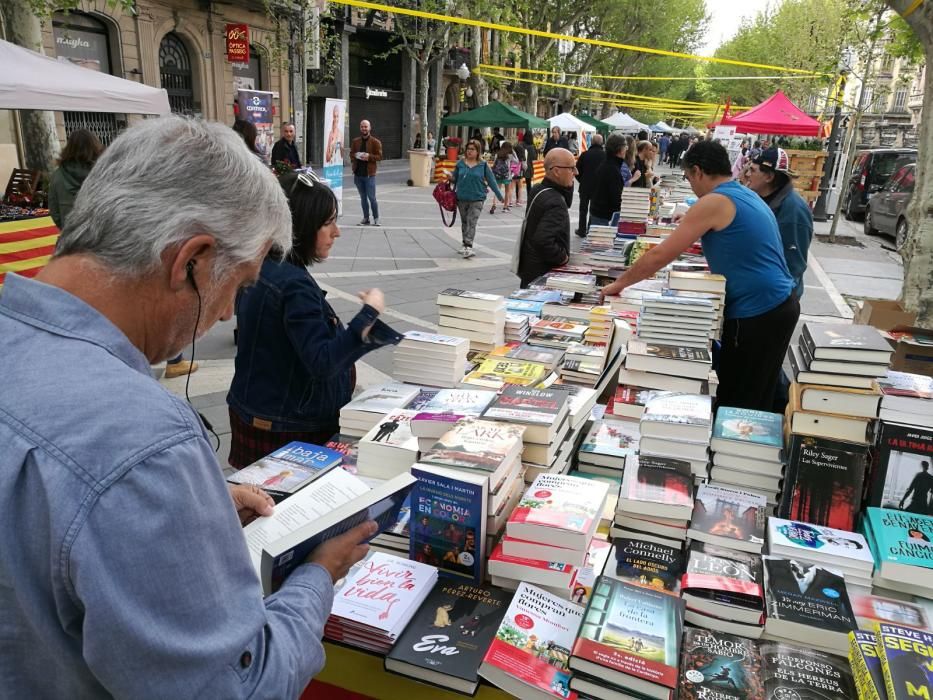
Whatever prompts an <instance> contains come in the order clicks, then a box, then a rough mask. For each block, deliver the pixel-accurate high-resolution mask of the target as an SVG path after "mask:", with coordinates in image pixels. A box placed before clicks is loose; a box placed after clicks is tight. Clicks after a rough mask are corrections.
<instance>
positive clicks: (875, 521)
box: [865, 508, 933, 569]
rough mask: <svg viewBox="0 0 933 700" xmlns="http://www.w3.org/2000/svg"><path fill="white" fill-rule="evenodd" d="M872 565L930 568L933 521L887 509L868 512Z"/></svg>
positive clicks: (926, 516)
mask: <svg viewBox="0 0 933 700" xmlns="http://www.w3.org/2000/svg"><path fill="white" fill-rule="evenodd" d="M865 520H866V522H867V524H868V531H869V532H871V538H870V539H872V540H873V541H874V545H875V546H874V555H875V562H876V563H878V564H883V563H892V564H907V565H908V566H918V567H924V568H927V569H930V568H933V517H931V516H929V515H921V514H919V513H910V512H905V511H897V510H888V509H886V508H867V509H866V510H865Z"/></svg>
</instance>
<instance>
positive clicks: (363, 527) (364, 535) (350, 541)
mask: <svg viewBox="0 0 933 700" xmlns="http://www.w3.org/2000/svg"><path fill="white" fill-rule="evenodd" d="M378 530H379V526H378V524H377V523H376V521H375V520H367V521H366V522H365V523H360V524H359V525H357V526H356V527H354V528H352V529H350V530H348V531H347V532H345V533H343V534H342V535H338V536H337V537H333V538H331V539H329V540H325V541H324V542H322V543H321V544H319V545H318V546H317V549H315V550H314V551H313V552H311V554H310V555H308V559H307V561H308V563H309V564H320V565H321V566H323V567H324V568H325V569H327V573H329V574H330V577H331V578H332V579H333V580H334V583H337V581H339V580H340V579H342V578H343V577H344V576H346V575H347V572H348V571H350V567H351V566H353V565H354V564H356V562H358V561H360V560H361V559H362V558H363V557H365V556H366V553H367V552H368V551H369V545H368V544H367V542H369V540H370V538H372V537H373V536H375V534H376V532H378Z"/></svg>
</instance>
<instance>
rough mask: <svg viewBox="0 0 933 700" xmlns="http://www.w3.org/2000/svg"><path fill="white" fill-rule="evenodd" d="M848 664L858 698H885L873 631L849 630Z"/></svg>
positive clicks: (868, 699)
mask: <svg viewBox="0 0 933 700" xmlns="http://www.w3.org/2000/svg"><path fill="white" fill-rule="evenodd" d="M849 665H850V666H852V675H853V676H854V678H855V690H856V692H857V693H858V700H885V697H886V693H885V691H884V678H883V677H882V674H881V660H880V659H879V658H878V649H877V647H876V646H875V635H874V633H873V632H866V631H864V630H855V631H853V632H849Z"/></svg>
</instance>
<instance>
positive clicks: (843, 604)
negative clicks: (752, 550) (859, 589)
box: [763, 556, 857, 634]
mask: <svg viewBox="0 0 933 700" xmlns="http://www.w3.org/2000/svg"><path fill="white" fill-rule="evenodd" d="M763 559H764V570H765V596H766V599H767V614H768V617H769V618H775V619H777V620H782V621H784V622H793V623H797V624H801V625H807V626H808V627H813V628H819V629H824V630H829V631H831V632H841V633H843V634H848V633H849V632H851V631H852V630H854V629H856V627H857V625H856V622H855V613H854V612H853V611H852V605H851V604H850V603H849V595H848V593H847V592H846V584H845V579H843V577H842V575H841V574H837V573H836V572H834V571H830V570H829V569H824V568H823V567H821V566H815V565H813V564H809V563H806V562H801V561H797V560H795V559H784V558H782V557H773V556H767V557H764V558H763Z"/></svg>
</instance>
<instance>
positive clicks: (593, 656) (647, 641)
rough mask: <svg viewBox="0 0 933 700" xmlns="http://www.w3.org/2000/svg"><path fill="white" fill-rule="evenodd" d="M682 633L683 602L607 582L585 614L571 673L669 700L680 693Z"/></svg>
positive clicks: (602, 579)
mask: <svg viewBox="0 0 933 700" xmlns="http://www.w3.org/2000/svg"><path fill="white" fill-rule="evenodd" d="M682 632H683V602H682V601H681V600H680V599H679V598H678V597H676V596H673V595H670V594H668V593H664V592H661V591H656V590H651V589H649V588H644V587H641V586H633V585H631V584H628V583H623V582H622V581H618V580H616V579H613V578H610V577H608V576H602V577H600V579H599V580H597V582H596V586H595V588H594V589H593V593H592V595H591V596H590V602H589V604H588V605H587V608H586V612H585V613H584V617H583V624H582V625H581V626H580V632H579V634H578V636H577V641H576V643H575V644H574V645H573V654H572V656H571V657H570V668H572V669H574V670H575V671H580V672H581V673H585V674H587V675H589V676H592V677H596V678H602V679H604V680H607V681H609V682H610V683H612V684H614V685H616V686H619V687H621V688H629V689H631V690H634V691H635V692H637V693H641V694H642V695H646V696H648V697H651V698H658V699H659V700H668V698H670V697H671V696H672V691H673V689H675V688H676V687H677V668H678V665H679V660H680V638H681V634H682Z"/></svg>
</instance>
